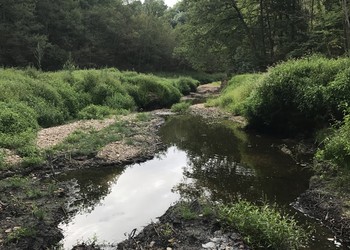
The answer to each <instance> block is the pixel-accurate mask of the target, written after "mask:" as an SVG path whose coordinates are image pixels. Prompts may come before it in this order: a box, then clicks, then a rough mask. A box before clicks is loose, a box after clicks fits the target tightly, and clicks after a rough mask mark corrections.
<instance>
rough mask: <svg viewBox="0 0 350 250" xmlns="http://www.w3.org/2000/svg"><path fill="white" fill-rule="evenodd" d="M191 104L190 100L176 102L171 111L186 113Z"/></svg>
mask: <svg viewBox="0 0 350 250" xmlns="http://www.w3.org/2000/svg"><path fill="white" fill-rule="evenodd" d="M190 106H191V104H190V103H188V102H180V103H175V104H174V105H173V106H171V111H173V112H177V113H185V112H186V111H187V110H188V109H189V107H190Z"/></svg>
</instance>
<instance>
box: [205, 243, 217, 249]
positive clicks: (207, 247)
mask: <svg viewBox="0 0 350 250" xmlns="http://www.w3.org/2000/svg"><path fill="white" fill-rule="evenodd" d="M202 247H203V248H205V249H213V248H216V245H215V243H214V242H208V243H206V244H202Z"/></svg>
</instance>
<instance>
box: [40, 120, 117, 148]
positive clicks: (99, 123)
mask: <svg viewBox="0 0 350 250" xmlns="http://www.w3.org/2000/svg"><path fill="white" fill-rule="evenodd" d="M115 122H116V119H115V118H109V119H105V120H86V121H76V122H73V123H69V124H65V125H61V126H57V127H51V128H45V129H42V130H40V131H39V132H38V137H37V146H38V147H39V148H41V149H46V148H50V147H52V146H55V145H57V144H58V143H60V142H62V141H63V140H64V139H65V138H67V137H68V136H69V135H70V134H72V133H73V132H74V131H76V130H78V129H83V130H87V129H95V130H97V131H98V130H101V129H104V128H106V127H108V126H110V125H112V124H113V123H115Z"/></svg>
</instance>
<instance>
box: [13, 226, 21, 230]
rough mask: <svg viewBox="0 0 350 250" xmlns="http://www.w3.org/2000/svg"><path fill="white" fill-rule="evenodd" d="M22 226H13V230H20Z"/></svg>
mask: <svg viewBox="0 0 350 250" xmlns="http://www.w3.org/2000/svg"><path fill="white" fill-rule="evenodd" d="M19 229H21V227H13V231H16V230H19Z"/></svg>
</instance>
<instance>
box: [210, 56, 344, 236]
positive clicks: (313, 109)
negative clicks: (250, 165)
mask: <svg viewBox="0 0 350 250" xmlns="http://www.w3.org/2000/svg"><path fill="white" fill-rule="evenodd" d="M349 66H350V59H349V58H339V59H326V58H324V57H319V56H312V57H308V58H304V59H299V60H289V61H287V62H284V63H281V64H279V65H277V66H275V67H272V68H270V69H269V70H268V72H267V73H264V74H248V75H239V76H235V77H233V78H232V79H231V80H230V81H229V83H228V86H227V87H226V89H225V90H224V91H223V92H222V94H221V96H220V97H219V98H216V99H213V100H209V101H208V103H207V105H212V106H219V107H221V108H224V109H226V110H229V111H231V112H233V113H234V114H237V115H243V116H245V117H246V118H247V120H248V123H249V125H248V126H250V127H251V128H254V129H256V130H259V131H263V132H269V133H273V134H279V135H281V134H282V135H284V136H289V137H295V136H302V137H305V136H306V137H311V138H315V141H316V142H317V145H318V151H317V154H316V156H315V161H314V165H313V168H314V170H315V174H316V176H315V177H314V178H313V179H312V182H311V190H310V191H309V192H308V195H311V196H317V197H318V198H317V199H316V198H315V199H314V198H313V197H307V199H306V200H307V202H309V203H310V204H308V205H309V207H311V208H312V209H314V210H319V211H314V212H312V213H313V215H314V216H316V217H319V218H320V219H322V220H325V218H329V217H332V218H330V219H328V222H327V223H331V224H332V225H331V227H332V228H334V229H335V231H336V230H340V231H339V232H340V234H341V235H342V237H348V238H347V239H345V240H347V241H348V240H349V238H350V227H349V226H348V225H349V223H348V222H349V220H350V210H349V208H348V204H350V196H349V195H348V193H349V191H350V188H349V184H348V183H349V180H350V114H349V104H350V70H349ZM319 197H333V199H331V200H333V202H332V204H329V202H330V201H329V199H328V198H327V199H328V200H321V201H320V200H319ZM335 201H337V202H335ZM313 202H315V204H311V203H313ZM316 203H317V204H316ZM335 203H336V204H335ZM320 204H328V205H329V207H333V208H332V209H333V210H334V211H331V210H332V209H330V211H329V210H328V209H325V208H324V206H323V207H322V206H321V205H320ZM326 220H327V219H326ZM332 221H333V222H332Z"/></svg>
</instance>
